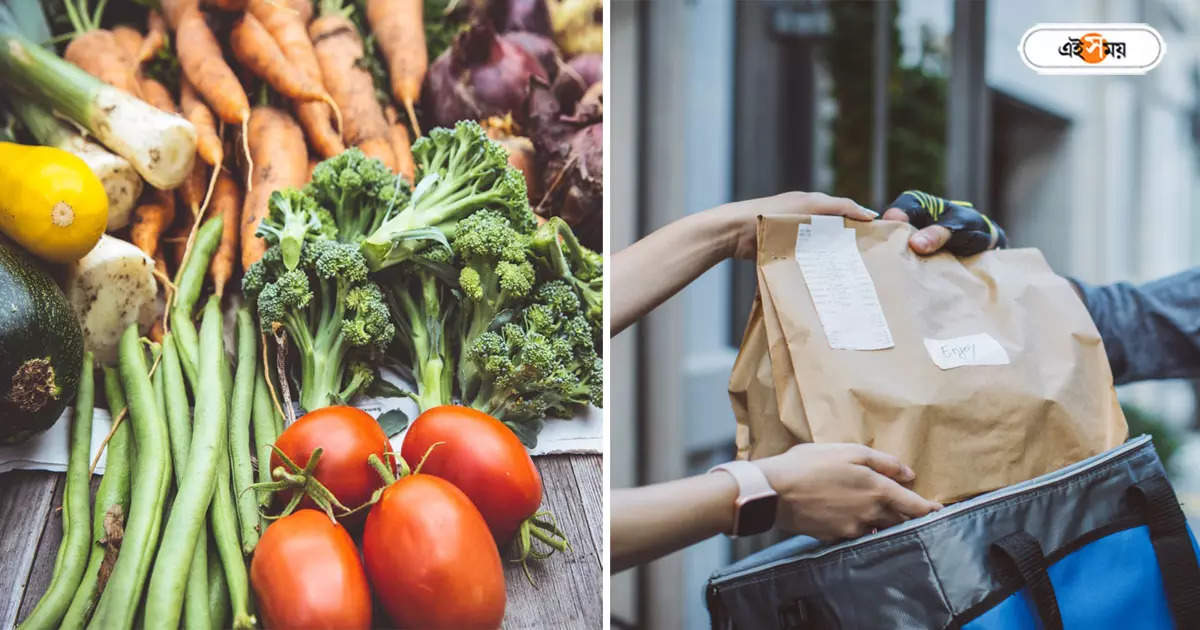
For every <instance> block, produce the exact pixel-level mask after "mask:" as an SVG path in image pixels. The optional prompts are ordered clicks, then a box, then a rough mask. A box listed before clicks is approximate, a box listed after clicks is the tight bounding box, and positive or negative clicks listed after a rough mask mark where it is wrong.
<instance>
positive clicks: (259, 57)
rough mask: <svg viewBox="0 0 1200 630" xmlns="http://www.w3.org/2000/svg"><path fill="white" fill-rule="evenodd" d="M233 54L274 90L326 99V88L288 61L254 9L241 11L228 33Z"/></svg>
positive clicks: (297, 96)
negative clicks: (252, 10) (239, 16)
mask: <svg viewBox="0 0 1200 630" xmlns="http://www.w3.org/2000/svg"><path fill="white" fill-rule="evenodd" d="M229 39H230V44H231V47H232V48H233V56H234V57H236V58H237V60H238V62H239V63H241V65H242V66H243V67H244V68H246V69H247V70H249V71H250V72H252V73H254V74H255V75H256V76H258V77H259V78H261V79H263V80H264V81H266V82H267V83H268V84H270V86H271V87H272V88H275V91H276V92H279V93H280V94H282V95H284V96H286V97H288V98H290V99H295V100H298V101H322V100H323V101H329V95H328V94H326V93H325V88H323V87H322V86H321V85H320V84H318V83H317V82H316V81H315V80H314V79H313V78H312V77H310V76H309V75H308V74H307V73H305V72H299V71H297V70H296V68H294V67H292V66H291V64H290V63H289V62H288V60H287V57H285V56H284V55H283V50H282V49H280V47H279V44H278V43H276V42H275V40H274V38H272V36H271V33H270V32H268V31H267V29H266V27H265V26H263V24H262V22H259V21H258V18H256V17H254V14H253V13H244V14H242V17H241V18H240V19H238V21H237V23H235V24H234V26H233V31H232V32H231V33H230V38H229Z"/></svg>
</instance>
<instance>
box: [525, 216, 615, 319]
mask: <svg viewBox="0 0 1200 630" xmlns="http://www.w3.org/2000/svg"><path fill="white" fill-rule="evenodd" d="M530 249H531V250H532V251H533V258H534V260H535V261H536V262H537V266H538V268H539V269H540V270H542V272H543V273H544V274H545V275H547V276H548V277H550V278H557V279H561V280H565V281H567V282H570V283H571V286H573V287H574V288H575V290H576V291H578V292H579V297H580V298H581V299H582V300H583V307H584V314H585V315H586V316H587V319H588V322H590V323H591V324H592V331H593V335H594V336H595V338H596V339H599V338H600V334H601V327H602V326H603V323H602V321H603V316H604V258H603V257H602V256H601V255H600V254H598V253H596V252H593V251H592V250H590V249H588V248H586V247H584V246H583V245H581V244H580V243H579V240H578V239H576V238H575V233H574V232H572V231H571V226H569V225H567V222H566V221H563V220H562V219H561V218H559V217H551V218H550V220H548V221H546V222H545V223H543V224H542V225H541V227H539V228H538V229H537V231H535V232H534V233H533V236H532V237H531V238H530Z"/></svg>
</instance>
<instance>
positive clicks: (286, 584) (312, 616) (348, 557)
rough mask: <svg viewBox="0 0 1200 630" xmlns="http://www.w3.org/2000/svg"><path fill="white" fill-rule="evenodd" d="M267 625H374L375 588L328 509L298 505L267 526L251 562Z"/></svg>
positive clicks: (345, 628) (341, 629)
mask: <svg viewBox="0 0 1200 630" xmlns="http://www.w3.org/2000/svg"><path fill="white" fill-rule="evenodd" d="M250 583H251V584H252V585H253V586H254V597H255V599H256V600H257V601H258V618H259V620H260V621H261V622H262V623H263V626H264V627H266V628H270V629H275V628H313V629H318V628H330V629H331V630H332V629H337V630H353V629H356V628H370V627H371V590H370V587H369V586H368V585H367V574H366V573H365V572H364V571H363V565H362V561H361V560H360V559H359V557H358V549H357V548H355V547H354V541H353V540H352V539H351V538H350V534H348V533H346V529H345V528H344V527H342V526H341V525H337V524H335V523H333V522H332V521H330V520H329V517H328V516H326V515H325V513H324V512H319V511H317V510H299V511H297V512H294V513H292V514H290V515H288V516H285V517H283V518H281V519H279V520H277V521H275V522H274V523H272V524H271V526H270V527H268V528H267V531H265V532H263V535H262V538H261V539H260V540H259V541H258V546H257V547H255V549H254V559H253V560H251V561H250Z"/></svg>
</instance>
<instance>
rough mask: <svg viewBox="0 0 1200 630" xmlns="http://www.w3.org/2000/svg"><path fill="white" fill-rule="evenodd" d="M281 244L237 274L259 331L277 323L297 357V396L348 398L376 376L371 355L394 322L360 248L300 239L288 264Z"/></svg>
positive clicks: (315, 402) (320, 401)
mask: <svg viewBox="0 0 1200 630" xmlns="http://www.w3.org/2000/svg"><path fill="white" fill-rule="evenodd" d="M281 249H282V248H281V245H280V244H275V245H272V246H271V247H269V248H268V249H267V251H266V253H265V254H264V255H263V257H262V259H261V260H259V261H258V262H256V263H254V264H253V265H251V266H250V268H249V269H247V270H246V274H245V276H244V278H243V281H242V286H243V289H245V292H246V296H247V299H250V300H251V301H252V303H253V304H254V306H255V308H256V310H257V313H258V319H259V324H260V326H261V327H262V329H263V331H264V332H272V331H274V330H275V329H276V327H282V328H283V329H284V330H285V331H286V332H287V335H288V337H289V338H291V340H292V341H293V342H294V343H295V345H296V348H297V350H298V354H299V361H298V362H299V364H300V404H301V405H303V406H304V408H305V409H318V408H320V407H325V406H328V405H330V404H333V403H335V402H341V401H347V400H349V399H350V398H351V397H352V396H353V395H354V394H355V393H357V392H359V391H361V390H362V389H363V388H365V387H366V386H367V385H368V384H370V381H371V380H372V379H373V378H374V372H373V371H372V370H371V368H370V361H371V359H372V358H373V357H375V356H377V355H378V354H380V353H381V352H382V350H383V349H384V348H385V347H386V346H387V345H388V344H389V343H390V342H391V340H392V337H393V336H394V335H395V333H396V328H395V326H394V325H393V324H392V322H391V318H390V317H389V314H388V309H387V304H386V303H385V302H384V299H383V293H382V292H381V291H380V289H379V286H378V285H376V284H375V283H374V282H373V281H371V280H369V279H368V278H367V265H366V262H365V261H364V260H363V259H362V256H361V255H360V254H359V253H358V248H357V247H355V246H354V245H350V244H347V243H339V242H337V241H332V240H324V239H317V240H308V241H302V242H301V249H300V251H299V253H298V255H297V256H296V261H297V262H296V266H295V268H293V269H288V268H287V265H286V264H285V261H284V254H283V253H282V252H281Z"/></svg>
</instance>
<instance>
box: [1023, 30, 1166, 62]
mask: <svg viewBox="0 0 1200 630" xmlns="http://www.w3.org/2000/svg"><path fill="white" fill-rule="evenodd" d="M1018 50H1019V51H1020V54H1021V60H1022V61H1024V62H1025V65H1027V66H1029V67H1030V68H1031V69H1033V71H1034V72H1037V73H1038V74H1145V73H1146V72H1149V71H1150V70H1151V69H1153V68H1154V67H1155V66H1157V65H1158V63H1159V62H1160V61H1162V58H1163V55H1164V54H1166V52H1167V47H1166V43H1165V42H1164V41H1163V39H1162V35H1159V33H1158V31H1157V30H1155V29H1154V27H1152V26H1149V25H1147V24H1103V23H1099V24H1077V23H1070V24H1038V25H1036V26H1034V27H1033V28H1030V29H1029V30H1027V31H1025V35H1024V36H1022V37H1021V44H1020V46H1019V47H1018Z"/></svg>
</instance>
